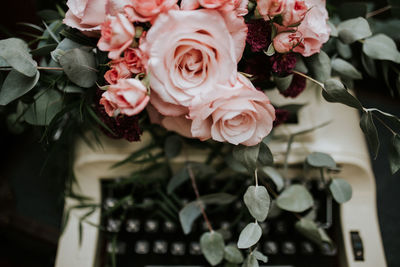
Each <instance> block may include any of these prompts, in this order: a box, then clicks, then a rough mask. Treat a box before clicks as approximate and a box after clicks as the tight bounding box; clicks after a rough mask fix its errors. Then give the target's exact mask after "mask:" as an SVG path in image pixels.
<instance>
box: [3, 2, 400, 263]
mask: <svg viewBox="0 0 400 267" xmlns="http://www.w3.org/2000/svg"><path fill="white" fill-rule="evenodd" d="M330 2H331V3H334V4H335V5H337V4H339V3H340V2H346V1H330ZM374 2H375V3H376V8H379V7H382V6H385V5H386V1H384V0H381V1H374ZM54 4H55V1H40V0H36V1H35V0H13V1H2V7H1V9H0V37H1V38H5V37H8V36H9V35H16V34H17V35H18V33H19V32H20V31H21V26H19V25H17V24H16V23H17V22H30V23H35V24H40V20H39V18H38V17H37V16H36V15H35V14H36V12H37V11H38V10H42V9H44V8H53V7H54ZM61 5H63V4H62V1H61ZM356 89H357V94H358V96H359V98H360V99H361V101H362V102H363V104H364V106H366V107H377V108H379V109H382V110H384V111H387V112H391V113H393V114H397V116H400V101H399V100H398V99H397V100H396V99H392V98H390V97H389V93H388V91H387V89H386V87H385V85H384V83H383V82H382V81H377V80H369V79H365V80H363V81H361V82H359V83H357V84H356ZM0 114H1V109H0ZM377 127H378V130H379V135H380V138H381V140H389V138H390V134H389V132H388V131H387V130H386V129H384V128H383V127H381V125H377ZM40 134H41V133H40V132H37V131H35V130H28V131H27V132H25V133H24V134H22V135H13V134H11V133H9V132H8V131H7V127H6V126H5V120H4V117H3V116H2V115H0V149H1V155H2V160H1V165H0V266H1V267H19V266H24V267H31V266H32V267H33V266H41V267H46V266H53V265H54V259H55V253H56V250H57V241H58V236H59V234H60V231H59V229H60V222H61V217H62V212H63V199H64V195H63V192H64V183H65V175H66V174H65V173H64V172H63V170H64V169H65V168H63V166H62V164H64V162H65V159H63V155H59V156H58V157H59V158H57V157H52V160H51V162H50V163H48V164H45V163H46V162H48V160H47V159H48V158H49V153H50V151H48V148H47V147H46V145H45V144H43V143H39V142H38V140H39V138H40ZM69 145H73V144H69ZM386 155H387V150H386V146H385V145H383V146H382V147H381V151H380V155H379V157H378V159H377V160H376V161H373V168H374V172H375V176H376V184H377V196H378V214H379V222H380V226H381V227H380V228H381V233H382V239H383V243H384V248H385V253H386V258H387V262H388V266H389V267H398V266H400V253H398V250H399V249H400V238H399V237H400V226H399V222H400V213H399V212H398V203H400V174H397V175H394V176H392V175H391V174H390V171H389V170H390V168H389V164H388V159H387V157H386ZM43 166H45V167H43ZM64 167H65V166H64ZM377 267H379V266H377Z"/></svg>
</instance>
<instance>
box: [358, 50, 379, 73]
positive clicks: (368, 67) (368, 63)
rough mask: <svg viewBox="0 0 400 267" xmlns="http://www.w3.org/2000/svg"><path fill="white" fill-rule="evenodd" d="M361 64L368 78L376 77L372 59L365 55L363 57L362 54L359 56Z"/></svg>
mask: <svg viewBox="0 0 400 267" xmlns="http://www.w3.org/2000/svg"><path fill="white" fill-rule="evenodd" d="M361 63H362V65H363V67H364V69H365V71H366V72H367V73H368V75H369V76H371V77H373V78H377V77H378V72H377V70H376V65H375V61H374V60H373V59H372V58H370V57H368V56H367V55H365V54H364V53H362V54H361Z"/></svg>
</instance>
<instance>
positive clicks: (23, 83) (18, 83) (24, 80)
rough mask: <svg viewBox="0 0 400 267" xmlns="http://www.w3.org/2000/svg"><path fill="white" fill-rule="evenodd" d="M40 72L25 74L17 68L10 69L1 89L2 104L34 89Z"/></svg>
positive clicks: (0, 103) (0, 100)
mask: <svg viewBox="0 0 400 267" xmlns="http://www.w3.org/2000/svg"><path fill="white" fill-rule="evenodd" d="M39 77H40V73H39V71H36V75H35V76H33V77H29V76H25V75H23V74H21V73H20V72H18V71H16V70H12V71H10V73H9V74H8V75H7V78H6V79H5V81H4V83H3V86H2V88H1V91H0V106H1V105H7V104H9V103H11V102H12V101H14V100H15V99H18V98H19V97H21V96H23V95H25V94H26V93H28V92H29V91H30V90H32V89H33V88H34V87H35V85H36V84H37V82H38V81H39Z"/></svg>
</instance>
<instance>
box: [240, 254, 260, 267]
mask: <svg viewBox="0 0 400 267" xmlns="http://www.w3.org/2000/svg"><path fill="white" fill-rule="evenodd" d="M242 267H259V264H258V261H257V258H256V256H255V255H254V253H250V254H249V256H247V258H246V260H245V262H244V263H243V265H242Z"/></svg>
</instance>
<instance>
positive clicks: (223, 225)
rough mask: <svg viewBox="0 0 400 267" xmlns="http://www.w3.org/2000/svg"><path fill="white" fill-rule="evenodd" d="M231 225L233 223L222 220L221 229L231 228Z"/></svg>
mask: <svg viewBox="0 0 400 267" xmlns="http://www.w3.org/2000/svg"><path fill="white" fill-rule="evenodd" d="M230 227H231V224H230V223H229V222H221V229H223V230H229V228H230Z"/></svg>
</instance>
